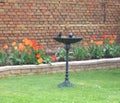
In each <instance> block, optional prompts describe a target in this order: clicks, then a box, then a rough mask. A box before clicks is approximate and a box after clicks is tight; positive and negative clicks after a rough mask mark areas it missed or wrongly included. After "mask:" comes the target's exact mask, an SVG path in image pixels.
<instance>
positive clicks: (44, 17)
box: [0, 0, 120, 51]
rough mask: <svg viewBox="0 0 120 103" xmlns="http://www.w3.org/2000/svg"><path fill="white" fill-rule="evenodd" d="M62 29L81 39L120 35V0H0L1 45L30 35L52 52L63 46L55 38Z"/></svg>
mask: <svg viewBox="0 0 120 103" xmlns="http://www.w3.org/2000/svg"><path fill="white" fill-rule="evenodd" d="M104 1H105V2H104ZM65 26H67V27H68V29H67V30H64V29H65ZM59 31H63V32H64V33H63V35H67V33H68V32H73V33H74V35H75V36H82V37H83V38H84V40H83V41H82V42H84V41H89V39H90V36H92V35H95V36H96V37H98V39H99V38H100V37H101V35H103V34H107V35H110V34H117V35H118V37H119V38H120V0H0V47H2V45H3V44H5V43H8V44H9V43H10V42H12V41H20V40H21V39H23V38H25V37H27V38H29V39H36V40H38V41H39V43H40V44H42V45H44V46H45V48H46V50H48V51H52V50H53V49H55V48H57V47H58V46H60V45H61V44H59V43H57V42H55V41H54V40H53V39H52V37H53V36H55V35H56V34H57V33H58V32H59Z"/></svg>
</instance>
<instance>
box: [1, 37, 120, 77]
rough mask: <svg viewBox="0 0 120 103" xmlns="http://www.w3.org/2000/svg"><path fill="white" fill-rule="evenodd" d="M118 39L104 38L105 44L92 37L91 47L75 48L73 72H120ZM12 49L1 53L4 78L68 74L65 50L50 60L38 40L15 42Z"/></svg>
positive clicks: (72, 56)
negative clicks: (118, 69)
mask: <svg viewBox="0 0 120 103" xmlns="http://www.w3.org/2000/svg"><path fill="white" fill-rule="evenodd" d="M116 39H117V36H116V35H109V36H108V35H103V41H97V40H96V38H95V37H94V36H92V37H91V38H90V43H89V45H88V43H86V42H85V43H84V44H83V46H80V47H79V46H75V47H73V49H71V50H70V52H69V53H70V54H69V58H70V60H78V61H70V63H69V64H70V65H69V66H70V67H69V69H70V71H81V70H91V69H107V68H120V58H119V56H120V45H118V44H117V42H116ZM11 45H12V48H10V47H9V46H8V45H7V44H5V45H4V46H3V49H2V50H0V66H1V67H0V77H6V76H14V75H15V76H16V75H29V74H40V73H56V72H64V71H65V62H64V60H65V55H66V54H65V50H64V49H60V50H58V51H57V52H56V53H55V55H53V56H49V55H47V54H46V53H45V51H44V47H43V46H42V45H38V43H37V41H35V40H29V39H23V41H22V42H21V43H16V42H13V43H12V44H11ZM111 57H112V58H111ZM115 57H118V58H115ZM101 58H109V59H101ZM85 59H88V60H85ZM60 60H63V62H59V61H60ZM52 61H54V62H53V63H52ZM56 61H57V62H56ZM36 64H37V65H36ZM7 65H11V66H7Z"/></svg>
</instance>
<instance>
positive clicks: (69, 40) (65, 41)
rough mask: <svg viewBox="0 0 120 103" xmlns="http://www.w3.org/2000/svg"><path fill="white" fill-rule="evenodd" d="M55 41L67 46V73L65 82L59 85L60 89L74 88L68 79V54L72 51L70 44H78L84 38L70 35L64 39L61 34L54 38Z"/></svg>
mask: <svg viewBox="0 0 120 103" xmlns="http://www.w3.org/2000/svg"><path fill="white" fill-rule="evenodd" d="M53 39H54V40H56V41H58V42H61V43H63V44H65V50H66V72H65V81H64V82H63V83H61V84H59V85H58V87H59V88H62V87H73V86H74V84H72V83H70V81H69V78H68V73H69V71H68V69H69V68H68V66H69V65H68V54H69V49H70V44H72V43H77V42H79V41H80V40H82V37H73V35H72V33H70V34H69V36H68V37H62V36H61V33H60V35H58V36H56V37H53Z"/></svg>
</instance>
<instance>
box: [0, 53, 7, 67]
mask: <svg viewBox="0 0 120 103" xmlns="http://www.w3.org/2000/svg"><path fill="white" fill-rule="evenodd" d="M6 64H7V53H6V52H4V51H0V65H6Z"/></svg>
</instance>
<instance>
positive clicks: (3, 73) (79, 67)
mask: <svg viewBox="0 0 120 103" xmlns="http://www.w3.org/2000/svg"><path fill="white" fill-rule="evenodd" d="M65 64H66V63H65V62H55V63H51V64H39V65H15V66H1V67H0V77H8V76H18V75H32V74H49V73H63V72H65V68H66V67H65ZM114 68H116V69H117V68H120V58H109V59H94V60H83V61H70V62H69V71H70V72H77V71H83V70H93V69H114Z"/></svg>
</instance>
